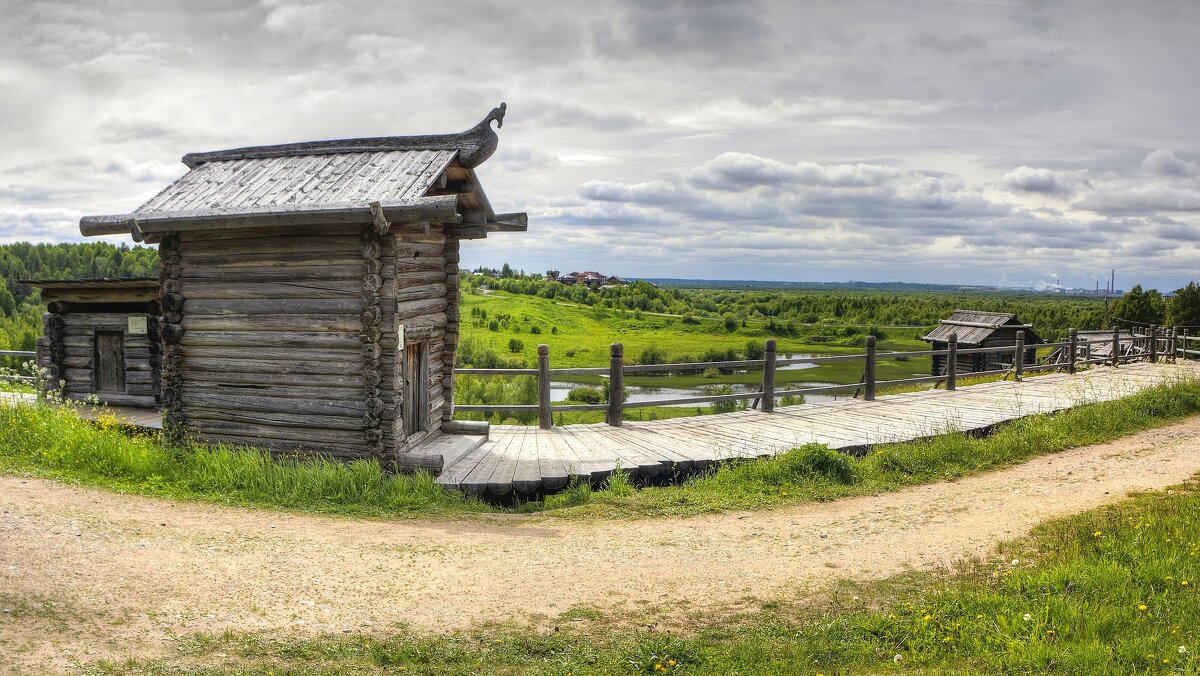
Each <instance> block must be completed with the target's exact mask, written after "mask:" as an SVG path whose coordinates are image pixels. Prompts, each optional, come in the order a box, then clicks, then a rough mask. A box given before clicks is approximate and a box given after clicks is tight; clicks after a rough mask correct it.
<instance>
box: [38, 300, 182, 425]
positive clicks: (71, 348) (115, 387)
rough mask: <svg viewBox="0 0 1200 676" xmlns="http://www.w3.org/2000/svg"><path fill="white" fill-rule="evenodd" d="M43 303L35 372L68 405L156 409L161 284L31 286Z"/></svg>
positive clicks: (159, 352)
mask: <svg viewBox="0 0 1200 676" xmlns="http://www.w3.org/2000/svg"><path fill="white" fill-rule="evenodd" d="M21 283H22V284H28V285H29V286H33V287H36V288H38V289H40V290H41V295H42V301H43V302H45V303H46V314H44V315H43V316H42V324H43V334H42V337H41V338H39V339H38V346H37V348H38V349H37V355H38V358H37V362H38V366H39V367H41V368H43V369H45V370H46V375H47V377H48V381H49V385H48V388H47V389H49V390H51V391H58V392H59V394H61V396H62V397H63V398H64V399H68V400H72V401H83V400H87V399H91V398H92V397H95V398H96V399H97V400H99V401H100V402H103V403H105V404H111V405H114V406H136V407H142V408H154V407H155V406H156V405H157V400H156V397H157V395H158V388H159V380H158V374H159V371H158V365H159V360H160V358H161V343H160V341H159V335H158V317H159V308H158V292H159V283H158V278H156V277H141V278H133V279H69V280H62V279H53V280H52V279H31V280H21Z"/></svg>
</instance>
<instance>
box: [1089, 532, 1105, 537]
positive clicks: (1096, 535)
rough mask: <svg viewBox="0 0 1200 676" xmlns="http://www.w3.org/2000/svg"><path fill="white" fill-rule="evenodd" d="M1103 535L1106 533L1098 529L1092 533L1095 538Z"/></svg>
mask: <svg viewBox="0 0 1200 676" xmlns="http://www.w3.org/2000/svg"><path fill="white" fill-rule="evenodd" d="M1101 535H1104V533H1101V532H1100V531H1096V532H1095V533H1092V537H1094V538H1098V537H1100V536H1101Z"/></svg>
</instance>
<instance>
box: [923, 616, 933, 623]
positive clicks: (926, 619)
mask: <svg viewBox="0 0 1200 676" xmlns="http://www.w3.org/2000/svg"><path fill="white" fill-rule="evenodd" d="M932 619H933V615H929V614H926V615H925V617H924V620H925V621H926V622H928V621H930V620H932Z"/></svg>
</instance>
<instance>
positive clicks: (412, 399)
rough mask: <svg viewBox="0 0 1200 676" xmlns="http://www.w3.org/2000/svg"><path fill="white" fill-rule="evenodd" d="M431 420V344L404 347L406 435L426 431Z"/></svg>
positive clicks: (415, 344)
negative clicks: (429, 419)
mask: <svg viewBox="0 0 1200 676" xmlns="http://www.w3.org/2000/svg"><path fill="white" fill-rule="evenodd" d="M428 418H429V344H428V343H425V342H420V343H413V344H411V345H405V346H404V433H405V435H409V434H414V433H416V432H420V431H422V430H424V429H425V427H426V425H427V424H428Z"/></svg>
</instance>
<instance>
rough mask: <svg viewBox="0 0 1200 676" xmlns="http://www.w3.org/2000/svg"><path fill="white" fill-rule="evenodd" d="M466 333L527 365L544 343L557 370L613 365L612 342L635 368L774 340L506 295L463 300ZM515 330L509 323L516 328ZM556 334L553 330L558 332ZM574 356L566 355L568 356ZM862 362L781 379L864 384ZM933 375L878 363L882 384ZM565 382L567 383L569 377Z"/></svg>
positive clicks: (924, 368) (650, 381)
mask: <svg viewBox="0 0 1200 676" xmlns="http://www.w3.org/2000/svg"><path fill="white" fill-rule="evenodd" d="M474 308H481V309H484V310H486V311H487V314H488V319H489V320H490V319H493V318H496V317H498V316H499V315H502V314H508V315H510V316H511V317H512V318H513V319H515V320H516V322H515V323H514V324H512V325H515V326H519V327H520V330H519V332H517V333H514V332H513V330H512V329H511V328H509V329H507V330H505V329H501V330H500V331H489V330H488V329H487V328H486V326H483V327H481V326H474V325H472V322H471V321H470V320H471V318H472V317H471V311H472V310H473V309H474ZM461 314H462V317H463V324H462V326H463V336H464V338H465V339H478V340H481V341H483V343H484V344H485V345H486V346H487V347H490V348H491V349H492V350H494V351H495V352H497V353H499V354H512V353H510V352H509V346H508V343H509V340H510V339H512V338H516V339H518V340H520V341H521V342H522V343H523V344H524V347H523V349H522V350H521V351H520V352H519V353H518V354H519V355H520V356H521V357H522V358H523V359H525V361H526V363H527V364H530V365H532V364H534V363H536V360H537V345H538V343H545V344H546V345H549V346H550V360H551V361H550V365H551V367H555V368H568V367H580V366H607V365H608V360H609V345H610V344H611V343H616V342H619V343H623V344H624V345H625V358H626V361H627V362H630V363H633V362H634V361H636V360H637V357H638V355H639V354H641V352H642V350H644V349H646V348H647V347H650V346H656V347H658V348H660V349H662V350H664V351H665V352H666V353H667V355H668V356H670V357H671V358H679V357H690V359H688V360H687V361H698V360H699V358H700V355H701V354H702V353H703V352H704V351H705V350H707V349H710V348H715V349H721V350H726V349H734V350H738V351H741V350H743V349H745V347H746V342H747V341H751V340H752V341H754V342H756V343H760V344H761V343H762V342H763V341H764V340H766V339H767V338H771V337H773V336H772V335H771V334H770V333H769V332H767V331H766V329H765V328H764V327H763V326H760V325H754V324H751V325H749V326H747V327H739V328H738V329H737V330H736V331H734V332H727V331H725V329H724V327H722V326H721V323H720V321H718V320H713V319H701V320H699V322H700V323H699V324H684V323H683V322H682V321H680V320H679V319H676V318H673V317H660V316H655V315H651V314H643V315H642V318H641V319H637V318H635V317H634V315H633V314H632V313H619V312H615V311H612V310H600V309H593V308H584V307H579V306H577V305H571V304H563V303H556V302H555V301H551V300H547V299H544V298H539V297H536V296H518V295H511V294H505V293H500V292H496V293H490V294H488V295H485V296H475V295H469V294H468V295H464V296H463V303H462V311H461ZM512 325H510V326H512ZM533 326H537V327H538V328H540V329H541V333H540V334H533V333H530V332H529V330H530V328H531V327H533ZM554 328H557V329H558V332H557V333H553V332H552V329H554ZM893 333H894V334H895V336H896V338H895V339H889V340H887V341H883V342H882V343H881V345H880V349H882V350H921V349H928V344H926V343H924V342H921V341H919V340H915V339H913V335H914V333H919V331H915V330H914V329H903V330H899V329H897V330H896V331H894V332H893ZM775 338H776V341H777V343H778V350H779V353H780V354H781V355H783V354H810V353H813V354H857V353H861V352H862V351H863V348H861V347H847V346H836V345H829V344H821V343H809V342H806V340H805V338H804V337H803V336H797V337H778V336H775ZM572 350H573V351H574V353H573V354H568V352H570V351H572ZM862 369H863V365H862V362H861V361H849V362H838V363H835V364H824V365H821V366H819V367H817V368H812V369H802V370H797V371H790V370H789V371H779V372H778V374H777V375H776V380H777V382H779V383H780V384H783V383H789V382H797V381H816V382H829V383H851V382H858V380H859V377H860V376H861V375H862ZM928 373H929V359H928V358H916V359H911V360H908V361H904V362H898V361H894V360H889V359H881V360H880V361H879V376H878V377H879V379H880V380H886V379H893V378H906V377H910V376H911V375H914V374H916V375H926V374H928ZM563 379H564V380H567V378H563ZM571 380H574V381H576V382H590V383H597V382H599V379H598V378H587V377H576V378H572V379H571ZM663 380H664V379H662V378H645V377H642V378H638V377H634V376H627V377H626V379H625V381H626V383H627V384H629V385H654V384H661V383H662V381H663ZM670 380H671V381H672V382H674V383H677V384H679V385H681V386H686V385H695V384H706V383H714V382H730V383H733V382H745V383H758V382H760V381H761V375H759V374H753V373H751V374H740V375H734V376H725V377H721V378H716V379H706V378H703V377H702V376H699V375H697V376H694V377H691V378H671V379H670Z"/></svg>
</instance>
